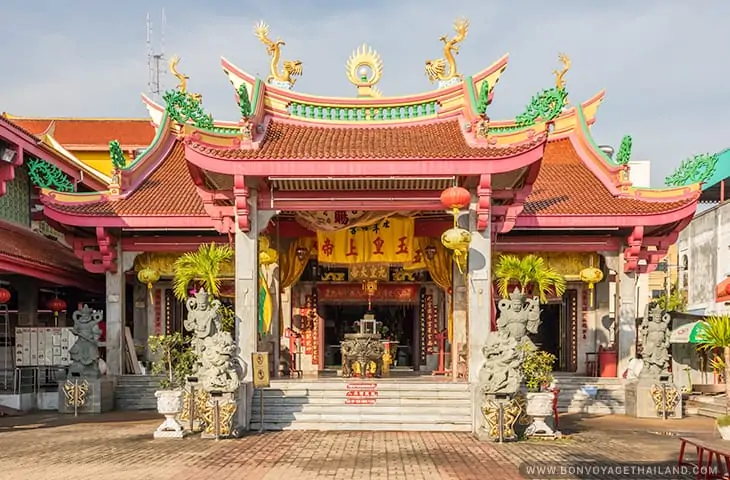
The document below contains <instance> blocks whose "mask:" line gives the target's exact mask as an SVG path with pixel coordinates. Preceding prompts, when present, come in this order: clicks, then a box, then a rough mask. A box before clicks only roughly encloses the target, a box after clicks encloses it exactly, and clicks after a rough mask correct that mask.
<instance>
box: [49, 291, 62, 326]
mask: <svg viewBox="0 0 730 480" xmlns="http://www.w3.org/2000/svg"><path fill="white" fill-rule="evenodd" d="M46 306H47V307H48V309H49V310H50V311H52V312H53V316H54V317H55V318H56V320H57V321H58V314H59V312H62V311H63V310H66V302H64V301H63V300H61V299H60V298H58V297H56V298H52V299H51V300H49V301H48V303H47V304H46Z"/></svg>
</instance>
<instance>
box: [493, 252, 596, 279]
mask: <svg viewBox="0 0 730 480" xmlns="http://www.w3.org/2000/svg"><path fill="white" fill-rule="evenodd" d="M500 253H501V254H505V255H506V254H509V255H516V256H517V257H519V258H522V257H524V256H525V255H527V254H526V253H521V252H500ZM535 255H537V256H538V257H542V258H543V259H544V260H545V263H546V264H547V266H548V267H549V268H552V269H553V270H555V271H556V272H558V273H559V274H561V275H563V276H564V277H565V279H566V280H567V281H572V282H575V281H581V278H580V272H581V271H582V270H583V269H584V268H587V267H590V266H592V265H599V258H598V255H597V254H595V253H572V252H536V253H535ZM498 260H499V258H496V259H495V261H494V265H496V264H497V262H498Z"/></svg>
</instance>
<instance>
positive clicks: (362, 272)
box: [348, 263, 390, 281]
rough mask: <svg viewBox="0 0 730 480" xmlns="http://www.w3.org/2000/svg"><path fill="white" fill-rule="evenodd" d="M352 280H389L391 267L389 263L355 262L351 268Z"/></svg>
mask: <svg viewBox="0 0 730 480" xmlns="http://www.w3.org/2000/svg"><path fill="white" fill-rule="evenodd" d="M348 273H349V275H350V280H384V281H387V280H388V277H389V273H390V268H389V266H388V265H387V264H369V263H363V264H355V265H350V268H349V272H348Z"/></svg>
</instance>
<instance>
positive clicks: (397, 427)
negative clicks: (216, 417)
mask: <svg viewBox="0 0 730 480" xmlns="http://www.w3.org/2000/svg"><path fill="white" fill-rule="evenodd" d="M260 425H261V424H260V423H258V421H256V422H252V423H251V430H259V429H260ZM264 430H319V431H334V430H340V431H373V430H377V431H383V432H471V430H472V429H471V422H470V423H469V424H468V425H455V424H423V423H397V422H393V423H383V422H371V421H368V422H347V423H345V422H336V423H327V422H323V421H317V422H294V423H270V422H264Z"/></svg>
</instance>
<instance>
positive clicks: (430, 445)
mask: <svg viewBox="0 0 730 480" xmlns="http://www.w3.org/2000/svg"><path fill="white" fill-rule="evenodd" d="M161 421H162V418H161V417H160V416H159V415H157V414H148V413H140V412H112V413H110V414H102V415H83V416H79V417H77V418H74V417H73V416H72V415H67V416H58V415H54V414H45V415H26V416H23V417H14V418H0V452H2V455H0V478H3V479H4V478H22V479H24V480H25V479H27V480H35V479H43V480H54V479H58V480H85V479H89V480H91V479H94V480H96V479H99V478H104V479H105V480H106V479H109V480H127V479H130V480H131V479H135V480H136V479H140V478H144V479H145V480H167V479H173V478H174V479H176V480H186V479H190V480H192V479H195V480H200V479H201V478H215V479H216V480H225V479H243V478H245V479H246V480H249V479H250V480H259V479H261V480H278V479H281V478H293V479H295V480H307V479H348V480H354V479H363V480H365V479H367V480H376V479H387V480H405V479H407V480H437V479H453V480H470V479H483V478H490V479H495V480H510V479H520V478H523V477H522V476H521V475H520V473H519V466H520V465H521V464H523V463H524V462H532V463H533V464H534V463H535V462H570V463H572V464H575V463H580V462H581V461H597V462H604V463H606V464H615V465H619V464H626V463H630V462H667V461H673V460H675V459H676V456H677V453H678V450H679V441H678V440H677V438H676V437H673V436H670V435H658V434H657V433H667V432H669V433H671V432H675V433H676V432H688V433H694V432H700V433H705V434H708V433H711V432H712V431H713V425H712V420H709V419H695V418H690V419H685V420H675V421H673V420H668V421H661V420H637V419H629V418H626V417H623V416H619V415H614V416H607V417H597V418H588V417H584V416H574V417H570V416H568V417H565V418H563V419H561V421H562V424H561V428H562V429H563V430H564V431H565V432H568V433H570V432H573V433H572V435H568V436H567V437H566V438H564V439H561V440H557V441H526V442H518V443H505V444H501V445H500V444H494V443H483V442H479V441H477V440H476V439H475V438H474V437H472V436H471V435H470V434H468V433H459V432H381V431H375V432H339V431H338V432H323V431H317V432H315V431H279V432H266V433H263V434H257V433H252V434H250V435H248V436H246V437H244V438H242V439H236V440H220V441H215V440H203V439H200V438H196V437H193V438H186V439H184V440H177V441H165V440H153V439H152V432H153V431H154V429H155V428H156V427H157V425H158V424H159V423H160V422H161ZM652 432H654V433H652ZM616 478H626V477H625V476H624V477H616Z"/></svg>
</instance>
